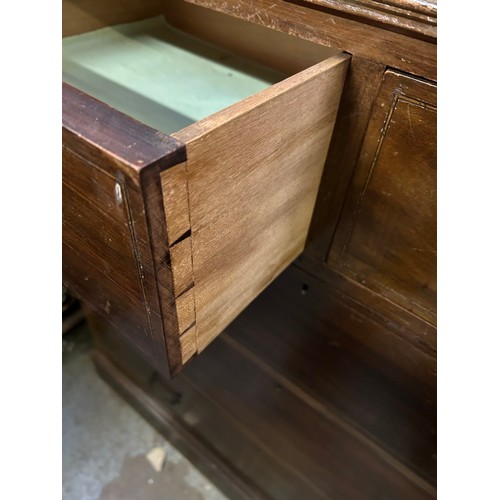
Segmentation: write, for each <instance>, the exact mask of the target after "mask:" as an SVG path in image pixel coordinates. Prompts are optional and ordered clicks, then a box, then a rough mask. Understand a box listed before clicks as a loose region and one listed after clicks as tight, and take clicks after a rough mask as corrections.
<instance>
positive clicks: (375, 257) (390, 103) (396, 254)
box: [328, 71, 437, 348]
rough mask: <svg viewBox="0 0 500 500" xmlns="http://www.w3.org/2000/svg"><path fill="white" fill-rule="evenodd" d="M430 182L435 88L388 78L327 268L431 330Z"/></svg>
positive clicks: (433, 303) (432, 231)
mask: <svg viewBox="0 0 500 500" xmlns="http://www.w3.org/2000/svg"><path fill="white" fill-rule="evenodd" d="M436 180H437V179H436V85H435V84H432V83H429V82H425V81H422V80H418V79H416V78H413V77H410V76H406V75H403V74H400V73H397V72H394V71H387V72H386V73H385V75H384V80H383V83H382V85H381V88H380V91H379V95H378V98H377V100H376V101H375V105H374V109H373V114H372V117H371V120H370V123H369V125H368V129H367V133H366V136H365V140H364V144H363V147H362V150H361V154H360V158H359V162H358V166H357V171H356V174H355V176H354V178H353V182H352V185H351V187H350V190H349V194H348V196H347V199H346V203H345V205H344V210H343V213H342V216H341V219H340V223H339V226H338V229H337V232H336V234H335V238H334V241H333V245H332V248H331V250H330V254H329V257H328V264H329V265H330V266H331V267H332V268H334V269H336V270H338V271H339V272H341V273H343V274H346V275H347V276H349V277H350V278H351V279H353V280H354V281H356V282H358V283H360V284H362V285H363V286H365V287H367V288H369V289H371V290H372V291H374V292H376V293H377V294H379V295H381V296H382V297H384V298H386V299H388V300H390V301H391V302H393V303H395V304H397V305H399V306H400V307H402V308H403V309H405V310H407V311H410V312H411V313H412V314H415V315H416V316H418V317H420V318H422V319H423V320H424V321H426V322H428V323H430V325H435V324H436ZM422 337H424V336H422ZM428 337H430V335H427V336H426V338H422V340H421V342H422V343H423V344H431V348H435V343H434V340H432V341H431V340H430V339H429V338H428ZM433 343H434V345H432V344H433Z"/></svg>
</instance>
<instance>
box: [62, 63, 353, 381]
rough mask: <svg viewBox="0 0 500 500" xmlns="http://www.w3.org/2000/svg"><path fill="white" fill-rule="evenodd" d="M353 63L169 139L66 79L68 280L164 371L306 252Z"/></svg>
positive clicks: (291, 81) (316, 73) (321, 66)
mask: <svg viewBox="0 0 500 500" xmlns="http://www.w3.org/2000/svg"><path fill="white" fill-rule="evenodd" d="M348 63H349V58H348V57H347V56H344V55H337V56H334V57H331V58H329V59H327V60H325V61H323V62H320V63H318V64H316V65H314V66H312V67H310V68H308V69H306V70H304V71H302V72H300V73H298V74H296V75H294V76H292V77H290V78H288V79H286V80H284V81H282V82H280V83H278V84H276V85H274V86H272V87H270V88H268V89H266V90H264V91H262V92H260V93H257V94H255V95H253V96H251V97H249V98H247V99H244V100H243V101H240V102H238V103H236V104H234V105H233V106H230V107H229V108H226V109H224V110H223V111H220V112H218V113H215V114H213V115H211V116H209V117H208V118H205V119H203V120H201V121H199V122H196V123H194V124H193V125H190V126H189V127H187V128H185V129H183V130H181V131H180V132H178V133H176V134H173V137H169V136H166V135H164V134H162V133H160V132H158V131H156V130H154V129H152V128H150V127H147V126H145V125H143V124H140V123H138V122H136V121H135V120H133V119H132V118H130V117H128V116H126V115H124V114H122V113H120V112H118V111H116V110H114V109H112V108H110V107H108V106H106V105H105V104H103V103H101V102H99V101H97V100H95V99H93V98H91V97H90V96H88V95H86V94H84V93H82V92H80V91H77V90H76V89H74V88H72V87H70V86H67V85H65V87H64V100H63V101H64V102H63V130H64V135H63V146H64V147H65V149H66V150H67V154H66V156H65V157H64V160H63V181H64V183H65V185H67V186H68V187H67V190H66V191H65V193H66V194H65V199H64V225H65V233H64V244H65V257H64V262H65V270H64V277H65V282H66V283H67V285H68V287H69V288H70V289H72V290H73V291H75V293H76V295H77V296H79V298H80V299H81V300H82V301H83V302H84V303H85V304H86V305H87V306H90V307H91V308H92V309H93V310H94V311H97V312H98V313H99V314H101V315H106V316H107V317H108V320H112V321H114V324H115V326H116V327H117V328H118V329H119V330H120V331H122V332H123V335H124V337H125V338H126V339H127V340H128V341H129V343H130V344H132V345H135V346H136V347H137V348H138V349H139V350H140V351H141V352H142V354H143V355H144V356H145V357H146V358H147V359H149V360H150V362H151V363H153V365H154V366H155V367H156V368H157V369H158V370H159V371H162V372H164V373H169V374H170V375H172V374H175V373H177V372H178V371H179V370H180V369H181V368H182V366H184V365H185V363H186V362H187V361H188V360H189V359H191V358H192V357H193V356H195V355H196V354H198V353H199V352H200V351H201V350H202V349H204V348H205V347H206V346H207V345H208V344H209V343H210V342H211V341H212V340H213V339H214V338H215V337H216V336H217V335H218V334H219V333H221V332H222V330H223V329H224V328H225V327H226V326H227V325H228V324H229V323H230V322H231V321H232V320H233V319H234V318H235V317H236V316H237V315H238V314H239V313H240V312H241V311H242V310H243V309H244V308H245V307H246V306H247V305H248V304H249V303H250V302H251V301H252V300H253V299H254V298H255V297H256V296H257V295H258V294H259V293H260V292H261V291H262V290H263V289H264V288H265V287H266V286H267V285H268V284H269V283H271V281H272V280H273V279H274V278H275V277H276V276H277V275H278V274H279V273H280V272H281V271H282V270H283V269H284V268H285V267H286V266H287V265H289V264H290V263H291V262H292V261H293V260H294V259H295V258H296V257H297V256H298V255H299V253H300V252H301V251H302V249H303V247H304V243H305V239H306V236H307V231H308V228H309V223H310V219H311V215H312V211H313V208H314V204H315V200H316V194H317V190H318V186H319V182H320V178H321V175H322V170H323V164H324V161H325V157H326V152H327V149H328V146H329V142H330V138H331V134H332V130H333V126H334V122H335V117H336V113H337V108H338V104H339V100H340V95H341V92H342V87H343V83H344V79H345V74H346V71H347V67H348ZM74 158H78V160H74ZM76 200H79V201H78V203H76ZM83 207H85V210H86V212H85V214H84V209H83ZM93 210H94V211H95V215H94V214H93V213H92V211H93ZM83 215H85V216H83ZM89 276H92V282H89V280H88V277H89Z"/></svg>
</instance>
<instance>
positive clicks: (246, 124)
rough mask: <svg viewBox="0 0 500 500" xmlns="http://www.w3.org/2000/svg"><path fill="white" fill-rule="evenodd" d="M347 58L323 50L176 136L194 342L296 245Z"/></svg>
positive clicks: (258, 287) (296, 250) (232, 311)
mask: <svg viewBox="0 0 500 500" xmlns="http://www.w3.org/2000/svg"><path fill="white" fill-rule="evenodd" d="M347 64H348V59H347V58H346V57H345V56H336V57H333V58H331V59H328V60H326V61H324V62H322V63H320V64H317V65H316V66H313V67H312V68H309V69H308V70H306V71H303V72H302V73H299V74H298V75H295V76H294V77H292V78H289V79H287V80H285V81H283V82H281V83H279V84H277V85H274V86H273V87H271V88H270V89H268V90H266V91H263V92H261V93H259V94H256V95H255V96H252V97H250V98H248V99H246V100H244V101H241V102H240V103H238V104H236V105H234V106H232V107H230V108H227V109H226V110H223V111H221V112H220V113H217V114H215V115H213V116H211V117H209V118H207V119H205V120H202V121H200V122H198V123H196V124H193V125H192V126H190V127H188V128H186V129H184V130H183V131H181V132H180V133H178V134H175V135H174V136H176V137H177V138H178V139H180V140H181V141H183V142H185V143H186V146H187V156H188V161H187V176H188V193H189V205H190V212H191V239H192V251H193V255H192V258H193V274H194V293H195V304H196V327H197V337H198V349H199V350H202V349H203V348H204V347H206V346H207V345H208V344H209V343H210V342H211V341H212V340H213V339H214V338H215V337H216V336H217V335H218V334H219V333H221V331H222V330H223V329H224V328H225V327H226V326H227V325H228V324H229V323H230V322H231V321H232V320H233V319H234V318H235V317H236V316H237V315H238V314H239V313H240V312H241V311H242V310H243V309H244V308H245V307H246V306H247V305H248V304H249V303H250V302H251V301H252V300H253V299H254V298H255V297H256V296H257V295H258V294H259V293H260V292H261V291H262V290H263V289H264V288H265V287H266V286H267V285H269V284H270V283H271V282H272V281H273V279H274V278H276V276H278V274H279V273H280V272H281V271H283V269H284V268H285V267H286V266H288V265H289V264H290V263H291V262H292V261H293V260H294V259H295V258H296V257H297V256H298V255H299V254H300V252H301V251H302V250H303V248H304V244H305V239H306V236H307V232H308V228H309V224H310V219H311V215H312V211H313V208H314V204H315V201H316V194H317V190H318V186H319V182H320V179H321V175H322V171H323V165H324V161H325V157H326V153H327V149H328V145H329V142H330V138H331V134H332V129H333V125H334V122H335V117H336V113H337V108H338V104H339V100H340V95H341V91H342V87H343V83H344V78H345V72H346V69H347ZM164 196H165V194H164Z"/></svg>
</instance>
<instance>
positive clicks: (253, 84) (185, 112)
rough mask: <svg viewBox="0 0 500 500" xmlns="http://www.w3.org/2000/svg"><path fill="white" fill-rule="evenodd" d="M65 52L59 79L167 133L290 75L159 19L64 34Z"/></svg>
mask: <svg viewBox="0 0 500 500" xmlns="http://www.w3.org/2000/svg"><path fill="white" fill-rule="evenodd" d="M62 55H63V80H64V81H66V82H67V83H69V84H70V85H72V86H74V87H76V88H78V89H79V90H82V91H84V92H85V93H87V94H89V95H91V96H93V97H96V98H97V99H99V100H101V101H104V102H106V103H107V104H109V105H110V106H112V107H113V108H115V109H118V110H119V111H122V112H123V113H126V114H128V115H129V116H132V117H133V118H135V119H137V120H139V121H140V122H142V123H145V124H146V125H149V126H150V127H153V128H156V129H158V130H161V131H162V132H164V133H166V134H172V133H173V132H176V131H178V130H180V129H182V128H184V127H186V126H188V125H189V124H191V123H193V122H195V121H198V120H201V119H202V118H205V117H207V116H209V115H211V114H213V113H215V112H216V111H219V110H221V109H224V108H226V107H228V106H230V105H231V104H234V103H236V102H238V101H240V100H242V99H244V98H246V97H248V96H250V95H253V94H256V93H257V92H260V91H261V90H264V89H266V88H267V87H269V86H271V85H273V84H275V83H277V82H279V81H281V80H283V79H285V78H286V77H287V76H288V75H286V74H285V73H283V72H281V71H277V70H275V69H272V68H269V67H266V66H264V65H262V64H260V63H257V62H255V61H252V60H251V59H248V58H246V57H242V56H240V55H237V54H233V53H231V52H230V51H228V50H225V49H223V48H220V47H217V46H215V45H213V44H210V43H207V42H205V41H203V40H201V39H199V38H197V37H194V36H192V35H189V34H187V33H185V32H182V31H180V30H178V29H175V28H173V27H172V26H171V25H169V24H167V23H166V21H165V19H164V17H163V16H157V17H154V18H149V19H146V20H142V21H135V22H132V23H125V24H120V25H117V26H108V27H105V28H101V29H98V30H95V31H91V32H88V33H82V34H78V35H74V36H70V37H66V38H64V39H63V44H62Z"/></svg>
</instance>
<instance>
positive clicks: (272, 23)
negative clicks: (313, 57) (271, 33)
mask: <svg viewBox="0 0 500 500" xmlns="http://www.w3.org/2000/svg"><path fill="white" fill-rule="evenodd" d="M186 1H188V2H190V3H194V4H196V5H200V6H202V7H206V8H207V9H210V10H215V11H218V12H222V13H224V14H228V15H231V16H234V17H237V18H239V19H243V20H245V21H250V22H252V23H256V24H260V25H262V26H267V27H270V28H272V29H274V30H277V31H281V32H283V33H287V34H288V35H291V36H296V37H300V38H302V39H304V40H308V41H311V42H314V43H317V44H320V45H326V46H329V47H333V48H335V49H337V50H340V51H345V52H348V53H349V54H352V55H355V56H358V57H361V58H363V59H369V60H371V61H373V62H377V63H382V64H384V65H386V66H390V67H392V68H396V69H400V70H402V71H406V72H408V73H411V74H413V75H419V76H424V77H426V78H429V79H435V78H436V74H437V73H436V61H437V51H436V43H435V40H431V41H426V40H420V39H417V38H413V37H412V36H408V34H401V33H394V32H391V31H388V30H387V29H384V28H383V27H378V26H370V25H367V24H361V23H359V22H358V21H357V20H355V19H351V18H349V17H348V16H345V15H344V14H343V13H339V14H340V15H339V14H337V15H336V13H334V12H333V11H332V10H326V9H314V8H311V7H313V6H312V4H310V3H307V2H303V1H300V0H294V1H286V0H253V1H252V2H247V1H244V0H225V1H224V2H217V1H216V0H186Z"/></svg>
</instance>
